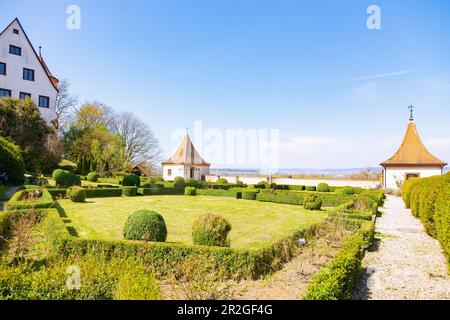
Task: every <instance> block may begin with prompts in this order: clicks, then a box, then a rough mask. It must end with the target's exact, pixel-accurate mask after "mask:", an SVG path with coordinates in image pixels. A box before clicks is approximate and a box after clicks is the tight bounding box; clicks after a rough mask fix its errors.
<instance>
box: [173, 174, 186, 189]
mask: <svg viewBox="0 0 450 320" xmlns="http://www.w3.org/2000/svg"><path fill="white" fill-rule="evenodd" d="M185 183H186V181H185V180H184V178H183V177H175V179H174V180H173V185H174V186H175V187H179V188H181V187H184V186H185Z"/></svg>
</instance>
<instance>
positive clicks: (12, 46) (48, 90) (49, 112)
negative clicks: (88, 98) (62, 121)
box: [0, 18, 58, 124]
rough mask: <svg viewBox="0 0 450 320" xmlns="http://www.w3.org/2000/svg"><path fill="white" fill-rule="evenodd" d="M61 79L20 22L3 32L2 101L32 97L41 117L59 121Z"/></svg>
mask: <svg viewBox="0 0 450 320" xmlns="http://www.w3.org/2000/svg"><path fill="white" fill-rule="evenodd" d="M57 84H58V79H57V78H56V77H54V76H53V75H52V73H51V72H50V70H49V68H48V66H47V64H46V63H45V61H44V59H43V58H42V55H41V54H40V53H39V54H38V53H37V52H36V50H35V49H34V47H33V45H32V44H31V42H30V39H29V38H28V36H27V34H26V33H25V30H24V29H23V28H22V25H21V24H20V22H19V20H18V19H17V18H16V19H14V20H13V21H12V22H11V23H10V24H9V25H8V26H7V27H6V29H5V30H3V31H2V32H1V33H0V98H2V97H12V98H20V99H25V98H31V100H33V102H34V103H35V104H36V106H38V108H39V111H40V112H41V115H42V118H44V120H45V121H46V122H47V123H48V124H50V122H51V121H52V120H54V119H55V118H56V111H55V109H56V96H57V94H58V89H57Z"/></svg>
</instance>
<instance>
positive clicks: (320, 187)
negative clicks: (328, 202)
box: [317, 183, 331, 192]
mask: <svg viewBox="0 0 450 320" xmlns="http://www.w3.org/2000/svg"><path fill="white" fill-rule="evenodd" d="M317 191H318V192H330V191H331V189H330V186H329V185H328V184H327V183H319V185H318V186H317Z"/></svg>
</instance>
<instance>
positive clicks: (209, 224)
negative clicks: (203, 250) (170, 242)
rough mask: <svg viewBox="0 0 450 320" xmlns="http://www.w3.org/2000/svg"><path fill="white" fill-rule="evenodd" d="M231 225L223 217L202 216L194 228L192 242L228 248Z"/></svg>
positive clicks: (196, 221) (195, 222)
mask: <svg viewBox="0 0 450 320" xmlns="http://www.w3.org/2000/svg"><path fill="white" fill-rule="evenodd" d="M230 231H231V224H230V223H229V222H228V221H227V220H226V219H224V218H223V217H221V216H217V215H213V214H209V213H207V214H202V215H201V216H199V217H198V218H197V219H196V220H195V221H194V224H193V226H192V240H193V242H194V244H196V245H204V246H215V247H228V246H229V245H230V241H229V240H228V233H229V232H230Z"/></svg>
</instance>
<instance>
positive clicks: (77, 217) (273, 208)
mask: <svg viewBox="0 0 450 320" xmlns="http://www.w3.org/2000/svg"><path fill="white" fill-rule="evenodd" d="M60 205H61V207H62V210H60V215H61V216H62V217H63V218H64V220H65V221H66V223H67V226H68V227H71V228H70V229H72V228H73V229H72V230H75V232H76V235H77V236H79V237H81V238H86V239H101V240H111V239H115V240H119V239H123V236H122V228H123V226H124V224H125V221H126V219H127V217H128V216H129V215H130V214H131V213H132V212H134V211H136V210H139V209H148V210H154V211H157V212H159V213H160V214H162V216H163V217H164V219H165V221H166V224H167V229H168V239H167V241H168V242H179V243H184V244H191V243H192V240H191V227H192V222H193V220H194V219H195V217H197V216H198V215H199V214H202V213H213V214H219V215H221V216H223V217H225V218H226V219H228V220H229V221H230V223H231V225H232V230H231V232H230V239H231V246H232V247H235V248H258V247H262V246H264V245H267V244H269V243H270V242H272V241H274V240H277V239H280V238H283V237H284V236H286V235H289V234H290V233H292V232H293V231H295V230H298V229H299V228H301V227H302V226H306V225H309V224H311V223H315V222H319V221H321V220H322V219H324V218H325V216H326V215H327V214H326V211H306V210H304V209H303V208H302V207H300V206H293V205H284V204H277V203H267V202H258V201H251V200H237V199H231V198H220V197H204V196H196V197H186V196H148V197H132V198H98V199H88V201H87V202H86V203H81V204H80V203H72V202H71V201H70V200H62V201H60ZM72 233H73V232H72Z"/></svg>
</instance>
